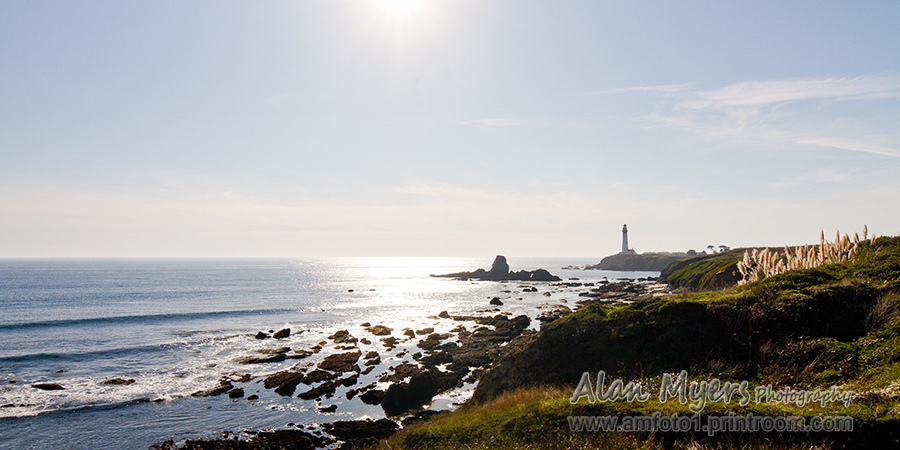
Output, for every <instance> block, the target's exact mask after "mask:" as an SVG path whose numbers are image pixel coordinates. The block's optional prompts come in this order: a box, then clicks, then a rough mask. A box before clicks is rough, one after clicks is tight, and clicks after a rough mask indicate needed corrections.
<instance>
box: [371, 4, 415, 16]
mask: <svg viewBox="0 0 900 450" xmlns="http://www.w3.org/2000/svg"><path fill="white" fill-rule="evenodd" d="M380 1H381V5H382V6H383V7H384V8H386V9H388V10H390V11H392V12H393V13H394V14H396V15H397V16H401V17H402V16H405V15H407V14H409V13H410V11H412V10H413V9H414V8H415V7H416V5H417V4H418V3H419V2H420V1H421V0H380Z"/></svg>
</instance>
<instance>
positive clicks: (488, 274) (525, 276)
mask: <svg viewBox="0 0 900 450" xmlns="http://www.w3.org/2000/svg"><path fill="white" fill-rule="evenodd" d="M432 276H433V277H444V278H458V279H464V280H468V279H470V278H472V279H478V280H486V281H513V280H515V281H562V279H561V278H559V277H557V276H554V275H551V274H550V272H548V271H546V270H545V269H537V270H535V271H531V272H529V271H527V270H520V271H518V272H510V271H509V264H508V263H507V262H506V257H505V256H503V255H497V257H496V258H494V263H493V264H492V265H491V270H490V271H485V270H484V269H478V270H476V271H474V272H458V273H448V274H445V275H432Z"/></svg>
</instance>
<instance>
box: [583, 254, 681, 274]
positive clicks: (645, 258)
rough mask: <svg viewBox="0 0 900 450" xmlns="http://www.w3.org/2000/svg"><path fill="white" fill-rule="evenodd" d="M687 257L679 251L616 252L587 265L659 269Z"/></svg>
mask: <svg viewBox="0 0 900 450" xmlns="http://www.w3.org/2000/svg"><path fill="white" fill-rule="evenodd" d="M686 258H688V256H687V255H685V254H679V253H649V252H648V253H640V254H638V253H617V254H615V255H609V256H607V257H605V258H603V259H602V260H601V261H600V263H599V264H597V265H594V266H588V268H591V269H600V270H624V271H632V270H634V271H653V272H655V271H659V270H663V269H664V268H665V267H666V266H668V265H669V264H671V263H673V262H675V261H680V260H683V259H686Z"/></svg>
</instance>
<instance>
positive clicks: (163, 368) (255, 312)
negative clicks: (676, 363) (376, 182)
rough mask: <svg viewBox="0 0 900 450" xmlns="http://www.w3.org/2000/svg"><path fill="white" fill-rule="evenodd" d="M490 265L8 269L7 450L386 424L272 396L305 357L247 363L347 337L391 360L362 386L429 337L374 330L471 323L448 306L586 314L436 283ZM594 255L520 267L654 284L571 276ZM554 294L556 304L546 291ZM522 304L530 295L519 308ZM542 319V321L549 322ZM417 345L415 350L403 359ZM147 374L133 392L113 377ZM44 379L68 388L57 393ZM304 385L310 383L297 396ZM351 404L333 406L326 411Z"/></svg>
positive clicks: (2, 394)
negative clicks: (284, 333) (370, 328)
mask: <svg viewBox="0 0 900 450" xmlns="http://www.w3.org/2000/svg"><path fill="white" fill-rule="evenodd" d="M491 261H492V258H488V259H465V258H344V259H83V260H82V259H57V260H30V259H28V260H26V259H16V260H0V448H17V449H18V448H61V449H62V448H65V449H69V448H73V449H82V448H84V449H98V448H99V449H105V448H109V449H130V448H135V449H138V448H140V449H144V448H147V447H148V446H149V445H151V444H154V443H158V442H161V441H163V440H165V439H175V440H176V441H178V440H180V439H186V438H199V437H219V436H222V434H221V433H222V432H224V431H232V432H240V431H242V430H255V429H267V428H268V429H271V428H283V427H285V426H287V425H288V424H296V425H302V426H310V425H317V424H321V423H325V422H332V421H335V420H350V419H358V418H365V417H371V418H380V417H384V413H383V412H382V410H381V408H380V407H378V406H371V405H365V404H363V403H362V402H360V401H359V400H358V399H353V400H347V399H346V398H345V397H344V396H343V393H345V392H346V390H347V388H341V389H339V390H338V392H337V393H336V395H335V397H334V398H331V399H324V400H322V401H320V402H316V401H311V400H301V399H299V398H296V397H293V398H292V397H282V396H280V395H277V394H275V393H273V392H272V391H269V390H266V389H263V387H262V385H261V384H259V380H261V377H264V376H266V375H268V374H271V373H274V372H277V371H280V370H285V369H287V368H290V367H291V366H293V365H295V364H301V365H304V364H306V365H311V364H315V363H316V362H317V361H319V360H320V359H321V358H322V357H324V356H326V355H327V354H329V353H330V352H333V351H334V350H333V348H332V347H333V345H331V343H330V342H329V345H328V346H326V347H325V349H324V350H323V351H322V352H321V353H320V354H316V355H313V356H311V357H310V358H308V359H307V360H301V361H296V360H287V361H283V362H278V363H267V364H255V365H242V364H238V363H237V362H236V360H237V359H239V358H241V357H244V356H250V355H254V354H256V355H258V353H257V352H256V351H257V350H260V349H267V348H276V347H280V346H289V347H291V348H293V349H305V348H310V347H312V346H314V345H316V344H317V343H319V342H322V341H326V340H327V339H326V337H327V336H328V335H330V334H332V333H334V332H335V331H337V330H340V329H347V330H349V331H350V333H351V334H352V335H353V336H355V337H357V338H364V337H365V338H369V339H370V340H371V341H372V344H370V345H364V344H358V346H359V348H360V350H362V351H363V352H364V353H365V352H367V351H370V350H375V351H378V352H379V354H380V355H381V359H382V363H381V364H380V365H379V366H378V367H377V369H376V370H375V371H374V372H372V373H371V374H370V375H367V376H363V377H360V381H359V383H358V384H357V385H356V386H353V387H359V386H363V385H366V384H368V383H370V382H373V381H376V378H377V376H378V375H380V374H381V373H383V372H384V371H385V370H387V369H388V368H389V367H391V366H393V365H396V364H397V363H399V362H400V361H402V360H404V359H405V360H408V359H409V357H408V354H409V353H413V352H415V351H417V350H416V349H415V346H414V344H415V341H410V342H405V343H402V344H401V345H399V346H398V347H397V348H395V349H393V350H391V351H388V350H386V349H385V348H384V347H383V346H382V345H381V344H380V342H378V338H377V337H375V336H372V335H370V334H368V333H367V332H366V331H365V330H364V329H363V327H361V326H360V324H361V323H363V322H370V323H372V324H384V325H387V326H389V327H391V328H393V329H394V330H395V331H394V336H398V337H402V335H401V334H400V333H401V332H402V331H401V330H402V329H404V328H413V329H421V328H424V327H434V328H435V330H436V331H437V332H447V331H449V330H450V329H451V328H453V327H455V326H456V325H459V324H460V323H459V322H456V321H452V320H445V319H437V318H436V317H435V316H436V315H437V314H438V313H439V312H441V311H443V310H447V311H448V312H449V313H450V314H453V315H457V314H458V315H469V314H475V313H477V312H478V311H482V310H485V309H487V308H488V307H489V306H488V300H489V299H490V298H492V297H500V298H501V299H503V301H504V303H505V304H504V306H502V307H501V309H502V311H509V312H510V313H512V314H515V315H518V314H527V315H529V316H530V317H532V318H536V317H537V316H538V315H539V314H540V313H541V312H542V310H543V309H544V308H545V307H546V306H547V305H556V304H566V305H568V306H573V304H574V302H575V301H577V300H578V296H577V290H576V289H568V288H565V287H551V286H549V285H547V284H537V286H539V292H537V293H530V292H520V291H519V290H517V288H518V287H519V286H520V285H521V283H516V282H510V283H498V282H484V281H459V280H453V279H446V278H432V277H429V276H428V275H430V274H437V273H450V272H459V271H464V270H465V271H468V270H474V269H475V268H478V267H485V268H490V264H491ZM596 262H597V261H596V260H594V259H590V260H588V259H578V258H569V259H533V258H532V259H516V258H510V265H511V266H512V269H513V270H521V269H529V270H532V269H536V268H546V269H548V270H550V272H552V273H554V274H556V275H558V276H560V277H562V278H563V279H568V278H580V279H581V280H582V281H588V282H589V281H596V280H599V279H601V278H603V277H608V278H609V279H614V278H618V277H632V278H636V277H640V276H656V275H658V273H654V272H624V273H622V272H606V271H576V270H563V269H561V267H563V266H567V265H584V264H593V263H596ZM545 292H550V295H549V296H548V295H544V293H545ZM519 299H521V300H519ZM533 326H534V327H535V328H537V327H538V326H539V325H538V322H537V321H536V320H535V321H534V322H533ZM281 328H290V329H291V330H292V334H291V336H290V337H289V338H287V339H284V340H279V341H277V342H276V341H275V340H272V339H267V340H257V339H255V338H254V335H255V334H256V333H257V332H258V331H269V330H278V329H281ZM404 352H405V353H404ZM247 373H249V374H251V375H252V376H254V377H255V378H254V379H253V380H251V381H250V382H247V383H243V384H239V383H236V385H237V386H239V387H243V388H244V391H245V393H246V395H251V394H257V395H259V399H257V400H253V401H249V400H246V399H245V398H242V399H229V398H228V397H227V396H218V397H205V398H201V397H192V396H191V394H192V393H194V392H197V391H200V390H204V389H209V388H211V387H214V386H215V385H217V384H218V380H219V379H221V378H222V377H224V376H229V375H233V374H247ZM113 378H122V379H134V380H135V382H134V383H133V384H130V385H110V384H106V383H104V381H107V380H110V379H113ZM36 383H56V384H59V385H61V386H63V387H64V388H65V389H64V390H56V391H44V390H40V389H36V388H34V387H32V385H34V384H36ZM472 388H473V385H467V386H464V387H463V388H461V389H458V390H456V391H453V392H450V393H447V394H443V395H441V396H439V397H437V398H436V399H435V401H434V403H433V404H432V405H431V406H430V407H431V408H433V409H452V408H453V407H455V406H456V404H458V403H460V402H462V401H464V400H465V399H466V398H467V396H468V395H471V390H472ZM301 389H302V385H301V387H298V391H299V390H301ZM331 405H337V411H336V412H334V413H320V412H319V408H321V407H326V406H331Z"/></svg>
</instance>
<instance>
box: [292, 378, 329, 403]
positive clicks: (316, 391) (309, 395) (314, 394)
mask: <svg viewBox="0 0 900 450" xmlns="http://www.w3.org/2000/svg"><path fill="white" fill-rule="evenodd" d="M337 387H338V383H337V382H334V381H326V382H324V383H322V384H320V385H319V386H318V387H315V388H312V389H310V390H308V391H306V392H301V393H300V394H298V395H297V397H298V398H302V399H303V400H314V399H317V398H320V397H331V396H332V395H334V391H336V390H337Z"/></svg>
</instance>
